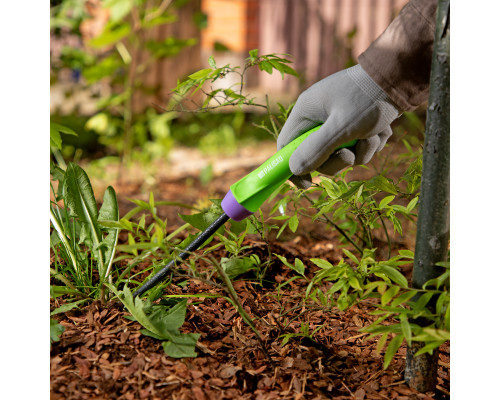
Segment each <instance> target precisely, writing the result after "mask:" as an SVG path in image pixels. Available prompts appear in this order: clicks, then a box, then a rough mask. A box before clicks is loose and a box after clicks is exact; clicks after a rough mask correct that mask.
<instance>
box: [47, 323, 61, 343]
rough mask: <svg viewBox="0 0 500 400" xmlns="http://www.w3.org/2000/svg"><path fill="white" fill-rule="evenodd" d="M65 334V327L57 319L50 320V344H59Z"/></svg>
mask: <svg viewBox="0 0 500 400" xmlns="http://www.w3.org/2000/svg"><path fill="white" fill-rule="evenodd" d="M63 332H64V326H62V325H60V324H59V322H57V320H55V319H52V318H51V319H50V343H51V344H52V343H54V342H58V341H59V340H60V337H61V335H62V333H63Z"/></svg>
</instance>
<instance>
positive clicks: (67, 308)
mask: <svg viewBox="0 0 500 400" xmlns="http://www.w3.org/2000/svg"><path fill="white" fill-rule="evenodd" d="M86 301H88V300H87V299H83V300H78V301H75V302H73V303H66V304H63V305H62V306H60V307H57V308H56V309H54V310H53V311H52V312H51V313H50V315H51V316H52V315H57V314H61V313H65V312H68V311H70V310H72V309H73V308H78V305H79V304H82V303H84V302H86ZM52 321H53V320H52Z"/></svg>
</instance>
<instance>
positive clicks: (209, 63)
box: [208, 56, 217, 68]
mask: <svg viewBox="0 0 500 400" xmlns="http://www.w3.org/2000/svg"><path fill="white" fill-rule="evenodd" d="M208 65H210V66H211V67H212V68H217V64H216V63H215V58H214V56H210V57H208Z"/></svg>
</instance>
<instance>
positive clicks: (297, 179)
mask: <svg viewBox="0 0 500 400" xmlns="http://www.w3.org/2000/svg"><path fill="white" fill-rule="evenodd" d="M290 181H291V182H292V183H293V184H294V185H295V186H297V187H298V188H299V189H303V190H306V189H309V188H310V187H311V185H312V177H311V175H310V174H306V175H302V176H297V175H292V176H291V178H290Z"/></svg>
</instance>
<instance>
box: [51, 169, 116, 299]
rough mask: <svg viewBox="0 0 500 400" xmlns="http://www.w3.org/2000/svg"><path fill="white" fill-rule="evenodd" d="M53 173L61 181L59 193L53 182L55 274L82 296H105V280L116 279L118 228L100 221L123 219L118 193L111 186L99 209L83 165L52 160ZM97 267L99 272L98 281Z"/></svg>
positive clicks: (52, 240) (105, 193)
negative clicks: (113, 271) (64, 165)
mask: <svg viewBox="0 0 500 400" xmlns="http://www.w3.org/2000/svg"><path fill="white" fill-rule="evenodd" d="M51 175H52V177H53V179H55V181H57V182H58V184H59V185H58V191H57V193H56V192H55V190H54V187H53V185H52V183H51V188H52V193H53V197H54V200H51V204H50V221H51V224H52V227H53V228H54V231H53V233H52V236H51V244H52V248H53V250H54V253H55V256H56V259H57V260H58V262H56V263H55V268H54V269H52V271H51V272H52V275H53V276H54V278H56V279H58V280H59V281H61V282H63V283H65V284H66V285H67V286H69V288H70V289H72V290H74V291H76V292H77V293H78V294H79V295H81V296H97V294H99V295H100V297H101V299H102V300H104V296H105V290H104V289H105V287H104V286H103V284H104V282H105V281H106V280H108V281H109V282H111V281H112V276H111V274H110V272H111V266H112V263H113V258H114V255H115V251H116V245H117V242H118V230H116V229H112V230H107V229H106V228H103V227H102V226H100V224H99V221H100V220H114V221H117V220H118V219H119V212H118V201H117V199H116V193H115V191H114V189H113V188H112V187H111V186H109V187H108V188H107V189H106V191H105V192H104V196H103V203H102V206H101V208H100V209H99V210H98V207H97V203H96V200H95V197H94V192H93V189H92V185H91V183H90V180H89V178H88V176H87V174H86V173H85V171H84V170H83V169H82V168H81V167H79V166H78V165H76V164H74V163H69V164H68V167H67V169H66V171H63V170H62V169H61V168H59V167H57V166H56V165H55V164H53V163H52V164H51ZM59 201H62V202H63V206H60V205H59V203H58V202H59ZM89 253H90V257H89ZM95 267H97V268H95ZM94 270H96V272H97V275H98V277H97V283H95V281H94V276H93V273H94Z"/></svg>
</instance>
